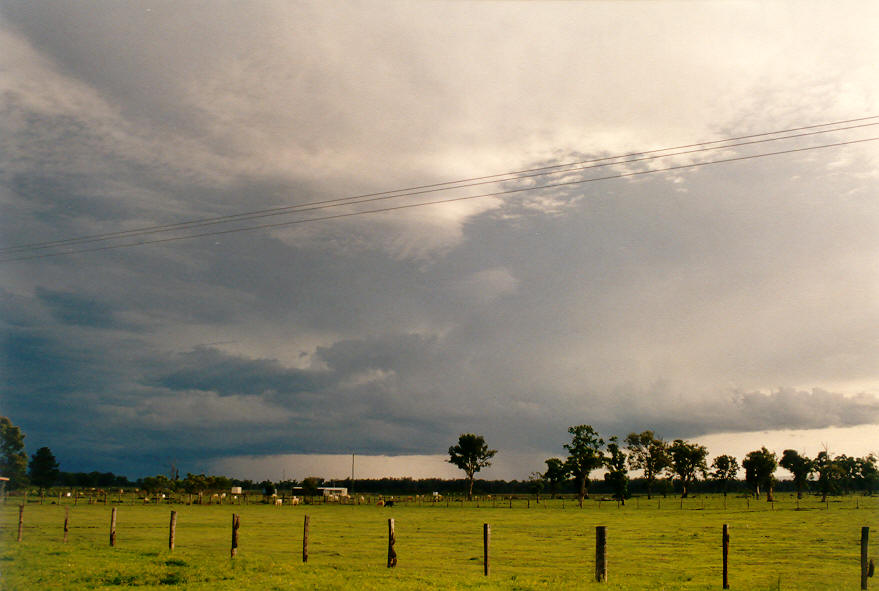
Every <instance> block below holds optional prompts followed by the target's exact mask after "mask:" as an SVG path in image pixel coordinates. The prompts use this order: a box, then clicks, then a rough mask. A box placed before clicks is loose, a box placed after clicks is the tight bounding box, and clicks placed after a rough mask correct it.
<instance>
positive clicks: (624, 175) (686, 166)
mask: <svg viewBox="0 0 879 591" xmlns="http://www.w3.org/2000/svg"><path fill="white" fill-rule="evenodd" d="M877 140H879V137H871V138H864V139H859V140H849V141H845V142H837V143H833V144H822V145H818V146H808V147H805V148H792V149H789V150H780V151H777V152H766V153H763V154H751V155H747V156H736V157H732V158H723V159H720V160H711V161H708V162H696V163H692V164H680V165H677V166H668V167H665V168H657V169H652V170H640V171H635V172H624V173H619V174H614V175H608V176H602V177H594V178H590V179H580V180H575V181H565V182H560V183H552V184H547V185H543V186H540V187H520V188H516V189H508V190H504V191H496V192H492V193H482V194H479V195H466V196H462V197H450V198H446V199H437V200H434V201H422V202H419V203H407V204H403V205H393V206H388V207H382V208H377V209H370V210H366V211H355V212H346V213H338V214H333V215H327V216H322V217H316V218H307V219H299V220H290V221H286V222H277V223H273V224H260V225H256V226H246V227H243V228H230V229H226V230H216V231H213V232H202V233H199V234H190V235H186V236H172V237H168V238H158V239H155V240H143V241H140V242H133V243H129V244H114V245H108V246H100V247H94V248H86V249H80V250H72V251H65V252H55V253H45V254H38V255H30V256H23V257H15V258H7V259H0V263H8V262H15V261H23V260H31V259H40V258H49V257H57V256H66V255H71V254H81V253H88V252H99V251H104V250H115V249H119V248H130V247H134V246H146V245H150V244H162V243H166V242H176V241H180V240H190V239H193V238H203V237H207V236H221V235H224V234H233V233H237V232H247V231H252V230H263V229H269V228H281V227H286V226H293V225H296V224H304V223H309V222H317V221H324V220H333V219H340V218H347V217H353V216H358V215H367V214H374V213H384V212H389V211H398V210H402V209H412V208H415V207H424V206H427V205H438V204H442V203H453V202H456V201H467V200H471V199H481V198H485V197H500V196H504V195H512V194H515V193H521V192H525V191H540V190H545V189H551V188H556V187H565V186H573V185H582V184H585V183H592V182H598V181H606V180H613V179H621V178H627V177H634V176H643V175H647V174H655V173H660V172H670V171H673V170H684V169H691V168H699V167H702V166H709V165H712V164H725V163H729V162H740V161H744V160H754V159H756V158H765V157H769V156H779V155H784V154H794V153H798V152H807V151H811V150H820V149H824V148H836V147H841V146H849V145H853V144H860V143H865V142H873V141H877Z"/></svg>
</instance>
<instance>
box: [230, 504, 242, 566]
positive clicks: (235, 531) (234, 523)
mask: <svg viewBox="0 0 879 591" xmlns="http://www.w3.org/2000/svg"><path fill="white" fill-rule="evenodd" d="M240 525H241V516H240V515H238V514H237V513H233V514H232V550H231V552H230V556H231V557H232V558H235V555H236V554H238V527H239V526H240Z"/></svg>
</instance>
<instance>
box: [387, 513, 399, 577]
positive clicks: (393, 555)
mask: <svg viewBox="0 0 879 591" xmlns="http://www.w3.org/2000/svg"><path fill="white" fill-rule="evenodd" d="M396 543H397V536H396V534H395V532H394V519H393V518H391V519H388V568H394V567H395V566H397V551H396V550H395V549H394V544H396Z"/></svg>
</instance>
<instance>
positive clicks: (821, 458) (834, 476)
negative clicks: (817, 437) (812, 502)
mask: <svg viewBox="0 0 879 591" xmlns="http://www.w3.org/2000/svg"><path fill="white" fill-rule="evenodd" d="M815 472H817V473H818V488H819V489H820V490H821V502H822V503H823V502H824V501H826V500H827V495H829V494H830V493H833V492H836V491H837V490H838V489H839V483H840V481H841V480H842V476H843V474H842V470H841V469H840V468H839V466H838V465H837V464H836V462H834V461H833V459H832V458H831V457H830V454H829V453H828V451H827V450H826V449H823V450H821V451H819V452H818V455H817V456H815Z"/></svg>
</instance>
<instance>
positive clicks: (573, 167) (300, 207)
mask: <svg viewBox="0 0 879 591" xmlns="http://www.w3.org/2000/svg"><path fill="white" fill-rule="evenodd" d="M873 119H879V116H870V117H860V118H857V119H848V120H844V121H835V122H831V123H821V124H816V125H808V126H802V127H796V128H790V129H785V130H779V131H769V132H763V133H757V134H751V135H745V136H738V137H732V138H726V139H721V140H712V141H707V142H699V143H694V144H687V145H683V146H675V147H669V148H660V149H656V150H648V151H644V152H633V153H629V154H623V155H617V156H606V157H603V158H594V159H590V160H581V161H578V162H569V163H565V164H558V165H553V166H544V167H539V168H531V169H526V170H520V171H514V172H506V173H499V174H494V175H486V176H481V177H471V178H467V179H460V180H457V181H447V182H443V183H434V184H428V185H419V186H414V187H408V188H405V189H396V190H392V191H383V192H379V193H367V194H362V195H355V196H351V197H341V198H336V199H328V200H323V201H314V202H309V203H302V204H296V205H287V206H282V207H275V208H270V209H262V210H254V211H250V212H242V213H238V214H231V215H226V216H217V217H212V218H202V219H195V220H189V221H184V222H178V223H174V224H165V225H158V226H146V227H141V228H134V229H131V230H120V231H116V232H107V233H103V234H95V235H90V236H81V237H76V238H67V239H61V240H52V241H45V242H35V243H30V244H21V245H16V246H9V247H6V248H0V254H12V253H16V252H22V251H37V250H46V249H51V248H58V247H63V246H72V245H76V244H86V243H91V242H104V241H108V240H114V239H120V238H132V237H135V236H143V235H149V234H158V233H165V232H172V231H175V230H190V229H194V228H200V227H206V226H212V225H220V224H226V223H231V222H240V221H247V220H252V219H260V218H266V217H274V216H278V215H288V214H291V213H299V212H302V211H312V210H315V209H326V208H329V207H338V206H340V205H350V204H358V203H366V202H370V201H382V200H387V199H396V198H400V197H410V196H414V195H424V194H429V193H435V192H440V191H448V190H452V189H463V188H467V187H474V186H480V185H486V184H494V183H499V182H513V181H519V180H523V179H527V178H534V177H539V176H547V175H554V174H564V173H569V172H576V171H583V170H588V169H591V168H601V167H606V166H616V165H621V164H629V163H633V162H641V161H646V160H653V159H658V158H667V157H671V156H679V155H684V154H693V153H697V152H705V151H711V150H720V149H726V148H733V147H738V146H744V145H752V144H759V143H765V142H772V141H780V140H785V139H795V138H801V137H806V136H812V135H818V134H824V133H832V132H836V131H846V130H851V129H857V128H861V127H870V126H875V125H879V122H874V123H863V124H858V125H851V126H848V127H835V128H833V129H822V130H820V131H812V132H808V133H800V134H794V135H784V136H780V137H774V138H767V137H766V136H770V135H779V134H783V133H791V132H794V131H802V130H807V129H817V128H821V127H831V126H838V125H843V124H847V123H858V122H862V121H868V120H873ZM758 137H762V138H764V139H761V140H754V141H746V142H740V143H730V142H737V141H739V140H744V139H751V138H758ZM720 144H726V145H720ZM696 146H703V147H699V148H696V149H687V148H695V147H696ZM705 146H710V147H705ZM683 149H687V150H685V151H681V152H674V153H665V154H662V152H669V151H671V150H683ZM634 156H641V157H640V158H632V157H634ZM621 158H629V160H621V161H619V162H610V161H612V160H620V159H621ZM587 165H589V166H587ZM504 177H506V178H504ZM77 252H79V251H77ZM0 262H2V261H0Z"/></svg>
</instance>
